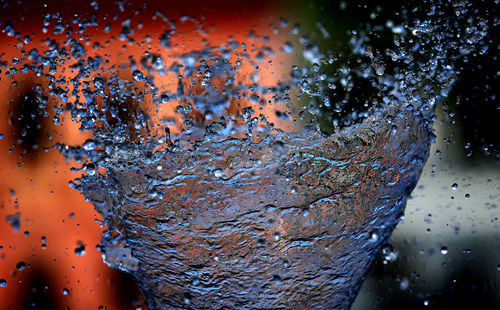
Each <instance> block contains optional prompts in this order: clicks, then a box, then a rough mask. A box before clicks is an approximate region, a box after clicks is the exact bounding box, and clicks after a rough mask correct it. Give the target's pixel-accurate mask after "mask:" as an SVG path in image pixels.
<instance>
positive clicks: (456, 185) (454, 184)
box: [451, 183, 458, 191]
mask: <svg viewBox="0 0 500 310" xmlns="http://www.w3.org/2000/svg"><path fill="white" fill-rule="evenodd" d="M451 189H452V190H454V191H456V190H457V189H458V184H457V183H453V184H452V185H451Z"/></svg>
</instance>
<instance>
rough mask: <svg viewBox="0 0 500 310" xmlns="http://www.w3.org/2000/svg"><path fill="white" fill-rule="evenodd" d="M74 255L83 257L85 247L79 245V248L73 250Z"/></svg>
mask: <svg viewBox="0 0 500 310" xmlns="http://www.w3.org/2000/svg"><path fill="white" fill-rule="evenodd" d="M75 255H76V256H83V255H85V245H84V244H81V245H80V246H79V247H77V248H76V249H75Z"/></svg>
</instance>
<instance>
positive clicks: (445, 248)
mask: <svg viewBox="0 0 500 310" xmlns="http://www.w3.org/2000/svg"><path fill="white" fill-rule="evenodd" d="M441 254H443V255H446V254H448V248H447V247H445V246H444V247H442V248H441Z"/></svg>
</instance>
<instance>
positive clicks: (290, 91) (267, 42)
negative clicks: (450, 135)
mask: <svg viewBox="0 0 500 310" xmlns="http://www.w3.org/2000/svg"><path fill="white" fill-rule="evenodd" d="M471 5H472V4H471V3H469V2H450V3H448V2H442V3H441V2H432V3H427V4H423V5H422V6H421V7H419V8H417V9H415V10H412V11H411V12H408V11H407V10H403V12H402V14H403V15H405V16H406V17H405V19H404V23H403V24H400V25H394V23H392V22H387V24H386V28H387V29H389V30H390V31H391V32H392V34H393V36H394V43H393V46H392V47H390V48H387V49H385V50H381V49H379V48H377V47H376V42H373V40H374V38H375V37H376V35H377V33H376V32H377V30H376V29H375V30H374V29H364V30H356V31H351V35H350V38H349V47H348V50H347V52H346V51H342V52H336V51H329V50H327V49H326V50H325V49H323V48H322V47H321V44H320V43H319V42H315V41H314V40H312V39H309V38H308V37H307V36H306V35H305V34H304V33H301V30H300V27H298V26H293V29H292V30H291V31H288V30H287V28H288V27H291V26H290V24H289V23H288V22H287V21H286V20H285V19H281V20H279V21H276V23H277V24H279V25H280V27H281V28H280V27H278V26H275V25H271V26H270V29H271V33H273V35H272V36H271V37H269V36H268V35H259V32H258V31H253V32H250V34H249V35H247V36H245V37H244V38H240V39H241V40H237V39H235V38H232V37H229V38H228V39H226V38H224V40H217V39H214V40H213V41H220V42H219V43H218V44H215V43H214V42H209V41H208V40H205V41H202V42H203V43H202V44H201V45H199V46H198V45H197V46H195V47H193V48H192V49H191V50H190V49H187V50H188V51H186V49H185V48H184V49H183V48H180V47H179V44H180V43H179V42H180V41H182V40H183V37H186V36H187V37H190V38H204V37H207V36H208V37H209V36H210V34H207V29H206V26H207V25H205V24H204V23H203V21H202V20H198V19H197V18H196V17H190V16H182V17H180V18H178V19H173V18H172V19H170V18H167V17H166V16H165V15H164V14H162V13H159V12H157V13H155V15H154V17H155V19H157V18H158V17H159V18H160V19H161V20H163V21H164V22H165V26H164V27H163V28H164V29H162V34H160V35H158V36H157V37H156V38H154V37H152V36H149V35H147V36H145V38H144V40H143V41H142V42H141V44H139V45H136V44H135V43H136V41H137V40H140V39H139V38H140V33H141V31H140V29H141V27H140V26H139V24H137V25H136V24H134V22H132V21H131V20H130V19H125V20H124V21H123V22H122V23H121V29H120V31H119V34H118V35H117V38H118V39H116V40H114V41H112V42H108V43H103V42H97V43H95V44H94V46H93V48H92V49H89V48H88V47H87V46H88V45H87V44H82V42H80V41H82V40H79V39H78V38H76V37H75V35H74V34H73V33H72V32H70V31H69V30H68V29H67V28H66V27H65V26H64V23H63V22H62V21H61V17H60V16H57V15H55V16H50V15H47V16H45V18H44V26H45V27H46V28H44V29H45V31H48V29H49V26H50V25H51V24H52V23H54V25H53V33H54V35H55V36H56V37H57V36H59V37H58V38H60V37H65V41H64V44H61V43H60V42H59V40H55V39H54V40H47V41H46V42H45V45H46V46H45V47H44V50H43V51H39V50H38V49H35V48H33V49H31V50H29V51H26V52H25V53H24V54H25V55H23V56H24V57H23V58H21V59H18V58H16V59H12V60H11V63H10V64H9V69H8V72H7V73H8V74H6V75H8V76H13V77H15V76H16V75H18V74H19V72H21V73H28V72H34V73H35V75H36V76H38V77H39V78H40V84H39V86H37V87H36V89H35V90H34V91H35V93H36V97H37V103H38V108H39V111H42V113H44V116H45V117H49V116H50V117H51V118H52V120H53V122H54V124H56V125H59V124H61V123H64V121H68V120H69V119H71V120H72V121H74V122H77V123H78V124H79V126H80V129H81V130H83V131H87V132H90V133H91V134H92V137H91V138H89V139H88V140H86V141H85V142H84V143H82V144H81V145H77V146H69V145H66V144H64V143H59V144H57V149H58V150H59V151H60V152H61V153H63V154H64V155H65V156H66V157H67V158H68V159H74V160H76V161H77V162H80V163H81V167H80V168H77V169H76V170H81V171H83V172H84V174H83V175H82V177H80V178H78V179H76V180H75V181H74V182H72V183H71V185H72V186H73V187H74V188H75V189H77V190H79V191H81V192H82V193H83V194H84V195H85V197H86V198H87V199H88V200H89V201H91V202H92V203H93V204H94V206H95V208H96V209H97V210H98V211H99V213H100V214H101V215H102V216H103V217H104V219H105V223H106V225H107V226H108V228H109V230H108V232H107V233H106V235H105V236H104V238H103V240H102V245H101V250H102V253H103V256H104V259H105V261H106V262H107V263H108V264H110V265H111V266H113V267H115V268H119V269H121V270H124V271H126V272H129V273H131V274H132V275H133V276H134V277H135V279H136V281H137V283H138V284H139V286H140V287H141V289H142V290H143V291H144V293H145V295H146V298H147V300H148V304H149V306H150V307H151V308H183V307H184V308H200V309H202V308H219V307H220V306H221V305H223V306H224V307H228V308H249V309H260V308H289V307H292V306H293V307H305V306H308V307H322V308H328V309H333V308H339V309H340V308H345V307H348V305H349V304H350V303H351V302H352V300H353V299H354V297H355V295H356V292H357V290H358V288H359V286H360V284H361V282H362V280H363V278H364V276H365V274H366V271H367V268H368V267H369V266H370V264H371V262H372V261H373V259H374V256H375V254H376V253H377V252H378V250H379V249H380V247H381V246H382V245H383V244H384V243H385V242H386V241H387V239H388V237H389V235H390V233H391V232H392V230H393V229H394V227H395V225H396V224H397V223H398V221H399V219H400V217H401V215H402V213H403V211H404V205H405V201H406V199H407V197H408V195H409V194H410V193H411V191H412V189H413V188H414V186H415V184H416V182H417V180H418V177H419V174H420V170H421V167H422V165H423V163H424V162H425V160H426V158H427V155H428V148H429V145H430V143H431V140H432V132H431V126H432V121H433V115H432V111H433V107H434V106H435V105H436V104H437V102H439V100H440V99H441V98H442V97H443V96H446V94H447V92H448V90H449V89H450V87H451V85H452V84H453V82H454V80H455V79H456V74H457V72H456V68H454V66H453V61H454V59H455V58H457V57H467V56H468V55H473V54H474V53H477V52H481V51H483V50H484V48H485V46H486V43H485V37H486V35H487V32H488V28H489V27H490V25H489V21H488V20H486V19H484V18H483V17H482V16H480V15H479V16H476V15H475V14H474V12H473V11H471V10H472V9H471V8H470V7H471ZM447 10H453V11H454V12H456V13H455V14H454V16H455V17H453V18H451V17H450V16H449V15H444V14H443V12H446V11H447ZM75 18H76V17H75ZM73 23H74V24H77V25H79V27H80V30H81V33H82V35H83V34H84V33H86V32H87V31H88V32H89V34H92V33H93V32H92V30H91V29H92V27H99V22H98V21H97V20H96V19H93V18H90V19H89V20H87V21H85V22H81V21H80V20H76V21H73ZM188 24H189V25H188ZM193 24H194V26H193ZM316 26H317V31H318V32H319V34H320V35H321V36H322V37H323V38H326V39H330V38H331V37H332V36H333V34H330V33H329V32H328V31H327V29H326V28H325V26H324V25H323V24H321V23H318V24H317V25H316ZM183 27H186V28H187V29H189V30H185V29H184V30H183ZM189 27H194V28H189ZM87 29H90V30H87ZM280 29H282V30H280ZM452 29H453V31H452ZM104 30H105V31H110V30H109V29H108V26H105V27H104ZM4 32H6V33H7V34H8V35H13V33H14V28H13V27H12V24H6V25H5V27H4ZM457 34H460V35H459V36H457ZM457 37H458V38H457ZM30 42H31V41H30V40H24V43H20V44H29V43H30ZM89 42H90V41H89ZM374 43H375V44H374ZM122 44H125V45H124V46H125V48H120V46H121V45H122ZM101 45H103V46H101ZM104 46H106V47H104ZM151 46H152V48H151ZM146 47H148V48H146ZM104 50H105V51H107V52H108V53H109V54H104V55H103V53H102V52H103V51H104ZM122 50H126V51H128V52H127V53H130V55H131V56H130V57H127V56H125V54H124V53H123V52H122ZM294 53H295V54H294ZM132 55H133V56H132ZM61 64H63V68H61ZM273 66H274V67H273ZM66 70H68V71H69V72H70V73H67V72H66ZM14 82H15V80H14V81H13V83H14ZM13 85H14V84H13ZM43 89H46V90H47V91H48V94H47V93H45V92H44V90H43ZM49 98H50V99H49ZM75 251H76V250H75ZM75 253H76V252H75Z"/></svg>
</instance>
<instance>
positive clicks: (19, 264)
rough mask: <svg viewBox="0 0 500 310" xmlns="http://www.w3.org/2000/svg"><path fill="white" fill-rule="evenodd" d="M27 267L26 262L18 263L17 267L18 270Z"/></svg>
mask: <svg viewBox="0 0 500 310" xmlns="http://www.w3.org/2000/svg"><path fill="white" fill-rule="evenodd" d="M25 267H26V264H25V263H24V262H18V263H17V264H16V269H17V270H24V268H25Z"/></svg>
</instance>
